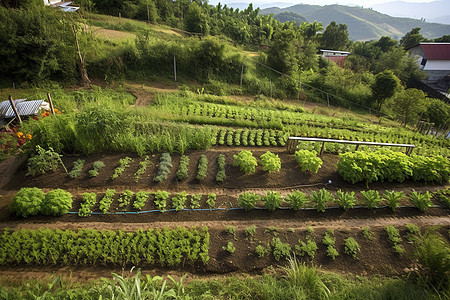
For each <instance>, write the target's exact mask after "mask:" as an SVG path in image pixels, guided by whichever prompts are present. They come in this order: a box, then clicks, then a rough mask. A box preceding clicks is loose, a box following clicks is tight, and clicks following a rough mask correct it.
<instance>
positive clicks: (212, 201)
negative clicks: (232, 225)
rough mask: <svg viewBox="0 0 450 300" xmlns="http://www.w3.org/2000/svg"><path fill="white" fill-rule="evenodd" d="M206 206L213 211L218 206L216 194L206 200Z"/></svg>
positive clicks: (210, 194)
mask: <svg viewBox="0 0 450 300" xmlns="http://www.w3.org/2000/svg"><path fill="white" fill-rule="evenodd" d="M206 205H208V207H209V208H210V209H213V208H214V207H215V206H216V194H215V193H209V194H208V198H206Z"/></svg>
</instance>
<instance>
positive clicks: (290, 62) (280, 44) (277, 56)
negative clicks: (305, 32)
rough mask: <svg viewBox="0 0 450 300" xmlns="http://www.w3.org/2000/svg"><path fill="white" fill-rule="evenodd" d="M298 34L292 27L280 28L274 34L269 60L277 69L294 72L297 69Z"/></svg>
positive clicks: (268, 53)
mask: <svg viewBox="0 0 450 300" xmlns="http://www.w3.org/2000/svg"><path fill="white" fill-rule="evenodd" d="M295 41H296V36H295V32H294V31H293V30H292V29H283V30H279V31H277V32H276V33H275V34H274V38H273V42H272V46H271V47H270V49H269V51H268V52H267V62H268V64H269V66H271V67H272V68H274V69H275V70H277V71H279V72H282V73H287V74H292V73H293V72H295V71H296V70H297V59H296V58H295V54H296V45H295Z"/></svg>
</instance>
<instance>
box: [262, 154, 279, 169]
mask: <svg viewBox="0 0 450 300" xmlns="http://www.w3.org/2000/svg"><path fill="white" fill-rule="evenodd" d="M260 159H261V165H262V166H263V170H264V171H268V172H269V173H272V172H279V171H280V170H281V159H280V158H279V157H278V155H276V154H273V153H272V152H270V151H267V152H266V153H264V154H263V155H261V156H260Z"/></svg>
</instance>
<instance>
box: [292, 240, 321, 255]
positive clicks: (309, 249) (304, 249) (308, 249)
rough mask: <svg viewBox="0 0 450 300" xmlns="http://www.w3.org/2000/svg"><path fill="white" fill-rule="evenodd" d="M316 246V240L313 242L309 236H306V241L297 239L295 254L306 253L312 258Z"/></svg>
mask: <svg viewBox="0 0 450 300" xmlns="http://www.w3.org/2000/svg"><path fill="white" fill-rule="evenodd" d="M317 249H318V247H317V244H316V242H314V241H313V240H312V239H311V238H310V237H307V238H306V242H303V241H302V240H298V244H297V245H295V254H297V255H299V256H305V255H308V256H309V257H311V258H312V259H314V257H315V256H316V251H317Z"/></svg>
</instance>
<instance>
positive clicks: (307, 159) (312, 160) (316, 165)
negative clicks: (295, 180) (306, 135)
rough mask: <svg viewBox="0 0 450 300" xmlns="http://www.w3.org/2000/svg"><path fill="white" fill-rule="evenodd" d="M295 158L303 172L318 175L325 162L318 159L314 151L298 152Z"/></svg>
mask: <svg viewBox="0 0 450 300" xmlns="http://www.w3.org/2000/svg"><path fill="white" fill-rule="evenodd" d="M294 157H295V160H296V161H297V163H298V164H299V166H300V168H301V170H302V172H314V173H317V172H318V171H319V169H320V167H321V166H322V164H323V161H322V160H321V159H320V158H319V157H317V152H316V151H314V150H313V151H309V150H297V151H295V154H294Z"/></svg>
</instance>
